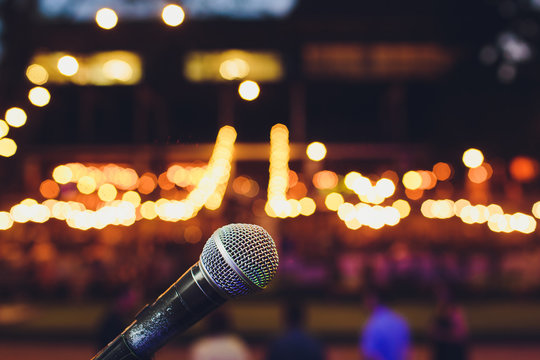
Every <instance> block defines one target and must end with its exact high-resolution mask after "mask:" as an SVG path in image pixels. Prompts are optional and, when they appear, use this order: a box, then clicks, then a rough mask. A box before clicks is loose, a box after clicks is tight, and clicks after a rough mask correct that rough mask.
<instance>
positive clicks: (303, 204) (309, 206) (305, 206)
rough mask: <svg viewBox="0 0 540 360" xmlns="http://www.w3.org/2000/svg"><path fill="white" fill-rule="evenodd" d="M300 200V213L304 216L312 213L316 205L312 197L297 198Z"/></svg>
mask: <svg viewBox="0 0 540 360" xmlns="http://www.w3.org/2000/svg"><path fill="white" fill-rule="evenodd" d="M299 202H300V214H302V215H304V216H310V215H312V214H313V213H314V212H315V210H316V209H317V205H316V204H315V201H314V200H313V199H312V198H309V197H304V198H302V199H300V200H299Z"/></svg>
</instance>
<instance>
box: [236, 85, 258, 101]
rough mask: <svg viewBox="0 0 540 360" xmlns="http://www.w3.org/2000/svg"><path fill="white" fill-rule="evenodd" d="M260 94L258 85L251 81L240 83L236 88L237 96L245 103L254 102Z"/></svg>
mask: <svg viewBox="0 0 540 360" xmlns="http://www.w3.org/2000/svg"><path fill="white" fill-rule="evenodd" d="M260 92H261V89H260V88H259V85H258V84H257V83H256V82H255V81H252V80H246V81H242V82H241V83H240V85H239V86H238V94H240V97H241V98H242V99H244V100H247V101H252V100H255V99H256V98H257V97H259V93H260Z"/></svg>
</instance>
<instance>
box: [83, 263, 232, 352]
mask: <svg viewBox="0 0 540 360" xmlns="http://www.w3.org/2000/svg"><path fill="white" fill-rule="evenodd" d="M226 300H227V299H226V298H225V297H224V296H222V295H221V294H220V293H218V291H217V290H216V289H215V288H214V287H213V286H212V284H210V282H209V281H208V280H207V279H206V277H205V276H204V275H203V270H202V269H201V267H200V266H199V263H198V262H197V263H196V264H195V265H193V266H192V267H191V268H190V269H188V270H187V271H186V272H185V273H184V275H182V276H181V277H180V278H179V279H178V280H177V281H176V282H175V283H174V284H172V285H171V287H169V289H167V290H166V291H165V292H164V293H163V294H161V295H160V296H159V297H158V298H157V299H156V301H155V302H154V303H153V304H152V305H150V306H148V305H146V306H145V307H144V308H143V309H142V310H141V311H140V312H139V313H138V314H137V316H136V317H135V320H134V321H133V322H132V323H131V325H129V326H128V327H127V328H126V329H125V330H124V331H123V332H122V333H121V334H120V335H118V336H117V337H116V338H115V339H114V340H113V341H111V342H110V343H109V344H108V345H107V346H106V347H105V348H104V349H102V350H101V351H100V352H99V353H98V354H97V355H96V356H94V357H93V358H92V360H146V359H150V358H151V357H152V355H153V354H154V352H156V351H157V350H158V349H159V348H160V347H162V346H163V345H164V344H165V343H166V342H167V341H168V340H169V339H170V338H171V337H172V336H174V334H176V333H177V332H180V331H183V330H186V329H187V328H189V327H190V326H191V325H193V324H195V323H196V322H197V321H199V320H200V319H201V318H203V317H204V316H205V315H207V314H208V313H210V312H211V311H212V310H214V309H215V308H217V307H218V306H220V305H221V304H223V303H224V302H225V301H226Z"/></svg>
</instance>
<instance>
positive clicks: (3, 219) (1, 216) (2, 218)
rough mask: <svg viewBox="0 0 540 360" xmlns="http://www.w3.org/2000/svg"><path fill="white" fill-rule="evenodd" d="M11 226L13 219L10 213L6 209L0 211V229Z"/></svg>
mask: <svg viewBox="0 0 540 360" xmlns="http://www.w3.org/2000/svg"><path fill="white" fill-rule="evenodd" d="M12 226H13V219H12V218H11V215H10V213H8V212H6V211H0V230H7V229H10V228H11V227H12Z"/></svg>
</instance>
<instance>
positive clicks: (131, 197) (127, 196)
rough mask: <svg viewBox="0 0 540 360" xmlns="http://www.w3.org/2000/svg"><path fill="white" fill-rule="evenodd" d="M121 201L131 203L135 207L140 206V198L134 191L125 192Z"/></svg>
mask: <svg viewBox="0 0 540 360" xmlns="http://www.w3.org/2000/svg"><path fill="white" fill-rule="evenodd" d="M122 200H124V201H127V202H129V203H132V204H133V206H135V207H137V206H139V205H140V204H141V196H140V195H139V193H138V192H136V191H126V192H125V193H124V195H122Z"/></svg>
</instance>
